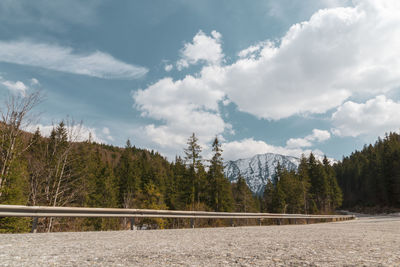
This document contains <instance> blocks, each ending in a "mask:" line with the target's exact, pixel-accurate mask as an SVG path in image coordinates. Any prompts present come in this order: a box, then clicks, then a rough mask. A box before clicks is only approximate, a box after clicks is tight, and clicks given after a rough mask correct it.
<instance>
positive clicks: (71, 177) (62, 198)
mask: <svg viewBox="0 0 400 267" xmlns="http://www.w3.org/2000/svg"><path fill="white" fill-rule="evenodd" d="M81 130H82V123H80V124H75V122H74V121H73V120H66V121H65V122H64V121H62V122H61V123H60V124H59V125H58V126H57V127H53V131H52V133H51V135H50V137H49V142H48V144H47V146H46V151H45V163H46V167H45V175H44V177H45V180H44V195H45V200H46V204H47V205H48V206H54V207H55V206H65V205H67V204H68V203H71V202H73V201H74V200H75V198H76V197H77V193H78V191H79V188H78V186H79V185H78V183H79V181H80V179H79V178H80V176H79V175H77V173H76V172H75V170H74V169H73V168H72V163H73V161H74V160H75V159H74V158H73V157H72V156H71V154H72V149H73V147H74V144H75V143H76V142H77V141H79V140H80V137H81ZM52 223H53V219H52V218H50V220H49V224H48V226H47V231H48V232H50V231H51V228H52Z"/></svg>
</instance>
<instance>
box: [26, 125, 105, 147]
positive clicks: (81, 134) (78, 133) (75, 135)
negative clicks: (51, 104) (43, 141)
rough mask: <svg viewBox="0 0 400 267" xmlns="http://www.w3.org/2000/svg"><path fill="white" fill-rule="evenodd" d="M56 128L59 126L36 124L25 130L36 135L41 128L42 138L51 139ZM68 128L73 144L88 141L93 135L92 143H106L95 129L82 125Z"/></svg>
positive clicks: (68, 126)
mask: <svg viewBox="0 0 400 267" xmlns="http://www.w3.org/2000/svg"><path fill="white" fill-rule="evenodd" d="M56 127H57V125H43V124H36V125H30V126H28V127H27V128H26V129H25V130H26V131H28V132H31V133H34V132H35V131H36V129H37V128H39V131H40V134H41V135H42V136H46V137H49V136H50V134H51V131H52V130H53V128H56ZM66 128H67V132H68V139H69V140H70V141H72V142H83V141H87V140H88V139H89V136H90V135H91V138H92V141H94V142H97V143H105V142H104V140H103V139H101V138H100V137H99V136H98V134H97V133H96V129H95V128H90V127H87V126H85V125H81V124H73V125H67V126H66Z"/></svg>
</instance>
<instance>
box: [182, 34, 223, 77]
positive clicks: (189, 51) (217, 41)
mask: <svg viewBox="0 0 400 267" xmlns="http://www.w3.org/2000/svg"><path fill="white" fill-rule="evenodd" d="M223 58H224V54H223V52H222V47H221V34H220V33H219V32H217V31H212V32H211V36H207V35H206V34H205V33H204V32H202V31H199V32H198V33H197V34H196V35H195V36H194V37H193V42H192V43H186V44H185V45H184V48H183V49H182V50H181V59H180V60H179V61H178V62H177V68H178V70H182V69H183V68H187V67H189V65H192V64H196V63H198V62H205V63H207V64H213V65H219V64H220V63H221V61H222V60H223Z"/></svg>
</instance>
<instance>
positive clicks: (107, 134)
mask: <svg viewBox="0 0 400 267" xmlns="http://www.w3.org/2000/svg"><path fill="white" fill-rule="evenodd" d="M101 132H102V133H103V135H104V136H105V138H106V139H107V140H109V141H114V137H112V135H111V132H110V129H109V128H108V127H104V128H103V129H102V130H101Z"/></svg>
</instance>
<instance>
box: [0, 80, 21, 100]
mask: <svg viewBox="0 0 400 267" xmlns="http://www.w3.org/2000/svg"><path fill="white" fill-rule="evenodd" d="M0 84H2V85H3V86H5V87H6V88H7V89H8V90H10V91H12V92H17V93H20V94H21V95H22V96H25V94H26V90H28V86H26V85H25V84H24V83H23V82H21V81H16V82H13V81H7V80H5V79H3V77H1V76H0Z"/></svg>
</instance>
